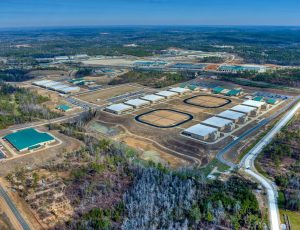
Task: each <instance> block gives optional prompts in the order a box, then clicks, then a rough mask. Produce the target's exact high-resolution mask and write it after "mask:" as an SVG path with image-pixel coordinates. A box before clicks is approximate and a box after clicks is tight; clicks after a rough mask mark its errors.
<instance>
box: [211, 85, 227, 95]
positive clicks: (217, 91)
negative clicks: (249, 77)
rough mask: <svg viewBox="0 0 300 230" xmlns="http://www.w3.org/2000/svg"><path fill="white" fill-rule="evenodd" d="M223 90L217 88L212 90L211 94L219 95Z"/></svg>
mask: <svg viewBox="0 0 300 230" xmlns="http://www.w3.org/2000/svg"><path fill="white" fill-rule="evenodd" d="M223 90H224V88H222V87H219V86H218V87H215V88H213V89H212V91H213V93H216V94H219V93H221V92H222V91H223Z"/></svg>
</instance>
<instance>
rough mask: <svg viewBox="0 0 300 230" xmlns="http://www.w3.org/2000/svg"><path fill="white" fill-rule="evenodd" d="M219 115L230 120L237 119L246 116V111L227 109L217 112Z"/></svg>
mask: <svg viewBox="0 0 300 230" xmlns="http://www.w3.org/2000/svg"><path fill="white" fill-rule="evenodd" d="M217 116H218V117H222V118H226V119H229V120H233V121H237V120H238V119H240V118H242V117H244V116H246V115H245V114H244V113H239V112H235V111H230V110H226V111H224V112H222V113H219V114H217Z"/></svg>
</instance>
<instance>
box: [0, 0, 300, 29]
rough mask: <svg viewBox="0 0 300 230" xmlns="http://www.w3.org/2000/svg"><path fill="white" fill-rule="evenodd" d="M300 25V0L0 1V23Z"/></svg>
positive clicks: (53, 24) (57, 24)
mask: <svg viewBox="0 0 300 230" xmlns="http://www.w3.org/2000/svg"><path fill="white" fill-rule="evenodd" d="M76 25H78V26H83V25H300V0H181V1H180V0H0V27H23V26H76Z"/></svg>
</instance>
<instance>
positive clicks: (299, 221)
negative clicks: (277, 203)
mask: <svg viewBox="0 0 300 230" xmlns="http://www.w3.org/2000/svg"><path fill="white" fill-rule="evenodd" d="M279 212H280V218H281V222H282V223H284V219H283V214H286V215H287V216H288V217H289V219H290V224H291V230H297V229H300V213H299V212H292V211H287V210H283V209H280V210H279Z"/></svg>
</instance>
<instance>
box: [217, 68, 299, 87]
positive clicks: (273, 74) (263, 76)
mask: <svg viewBox="0 0 300 230" xmlns="http://www.w3.org/2000/svg"><path fill="white" fill-rule="evenodd" d="M219 76H220V78H221V79H223V80H228V81H234V82H235V81H236V80H241V81H243V80H251V81H252V82H253V83H254V84H255V82H257V83H259V82H266V83H270V84H273V85H278V86H289V87H294V88H299V87H300V68H284V69H278V70H274V71H270V70H269V71H267V72H265V73H256V72H252V71H246V72H239V73H236V74H219ZM237 83H239V82H237ZM244 83H245V84H247V82H244Z"/></svg>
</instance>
